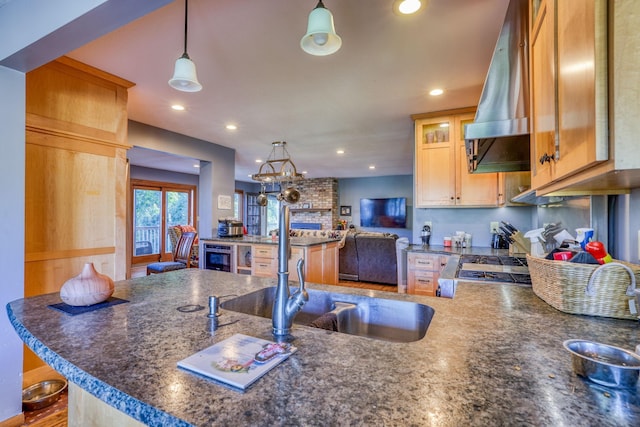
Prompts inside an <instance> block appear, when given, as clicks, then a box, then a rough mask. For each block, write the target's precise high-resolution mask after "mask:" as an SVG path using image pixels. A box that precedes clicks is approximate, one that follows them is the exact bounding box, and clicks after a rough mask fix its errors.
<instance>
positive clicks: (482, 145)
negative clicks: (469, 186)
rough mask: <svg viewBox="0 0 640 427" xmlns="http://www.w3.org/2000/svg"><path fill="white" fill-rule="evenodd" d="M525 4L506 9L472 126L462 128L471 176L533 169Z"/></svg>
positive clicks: (514, 0)
mask: <svg viewBox="0 0 640 427" xmlns="http://www.w3.org/2000/svg"><path fill="white" fill-rule="evenodd" d="M527 3H528V0H511V2H510V3H509V7H508V9H507V13H506V16H505V20H504V24H502V30H501V31H500V38H499V39H498V42H497V43H496V47H495V49H494V52H493V57H492V58H491V65H490V66H489V72H488V74H487V77H486V80H485V82H484V87H483V89H482V95H481V97H480V102H479V103H478V109H477V111H476V116H475V120H474V122H473V123H471V124H468V125H466V126H465V131H464V134H465V136H464V137H465V145H466V150H467V155H468V160H469V172H473V173H483V172H515V171H528V170H530V169H531V163H530V156H531V154H530V152H529V55H528V46H529V42H528V30H527V27H528V21H527V6H528V5H527Z"/></svg>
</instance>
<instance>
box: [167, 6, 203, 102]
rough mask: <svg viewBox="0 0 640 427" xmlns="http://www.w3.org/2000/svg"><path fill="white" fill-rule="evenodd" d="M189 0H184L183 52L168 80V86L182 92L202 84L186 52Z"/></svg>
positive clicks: (196, 89) (196, 90) (199, 87)
mask: <svg viewBox="0 0 640 427" xmlns="http://www.w3.org/2000/svg"><path fill="white" fill-rule="evenodd" d="M188 10H189V0H184V53H183V54H182V56H181V57H180V58H178V59H177V60H176V66H175V68H174V71H173V77H172V78H171V80H169V86H171V87H172V88H174V89H176V90H180V91H182V92H198V91H200V90H202V85H201V84H200V82H198V76H197V75H196V64H194V63H193V61H192V60H191V58H189V55H188V54H187V16H188Z"/></svg>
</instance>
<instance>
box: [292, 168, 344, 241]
mask: <svg viewBox="0 0 640 427" xmlns="http://www.w3.org/2000/svg"><path fill="white" fill-rule="evenodd" d="M296 188H297V189H298V191H300V200H299V201H298V203H295V204H292V205H290V206H291V210H292V212H291V222H304V223H319V224H322V229H323V230H331V229H335V228H336V227H337V225H338V219H339V216H340V212H339V206H338V180H337V179H336V178H312V179H303V180H301V181H298V182H297V183H296ZM306 203H308V204H309V206H310V207H309V210H306V208H303V205H304V204H306ZM296 209H305V210H304V211H295V210H296Z"/></svg>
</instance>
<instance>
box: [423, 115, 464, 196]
mask: <svg viewBox="0 0 640 427" xmlns="http://www.w3.org/2000/svg"><path fill="white" fill-rule="evenodd" d="M453 128H454V118H453V117H440V118H434V119H425V120H418V121H416V130H415V134H416V165H415V169H416V170H415V177H416V181H415V189H416V199H415V204H416V207H426V206H453V205H454V204H455V172H454V171H455V153H454V150H453V149H452V148H453V143H452V142H451V135H450V130H451V129H453ZM443 129H446V133H445V131H444V130H443Z"/></svg>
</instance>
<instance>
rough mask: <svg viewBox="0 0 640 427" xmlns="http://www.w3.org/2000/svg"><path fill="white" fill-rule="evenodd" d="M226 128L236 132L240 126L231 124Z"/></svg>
mask: <svg viewBox="0 0 640 427" xmlns="http://www.w3.org/2000/svg"><path fill="white" fill-rule="evenodd" d="M225 128H227V130H236V129H238V126H236V125H231V124H229V125H226V126H225Z"/></svg>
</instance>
